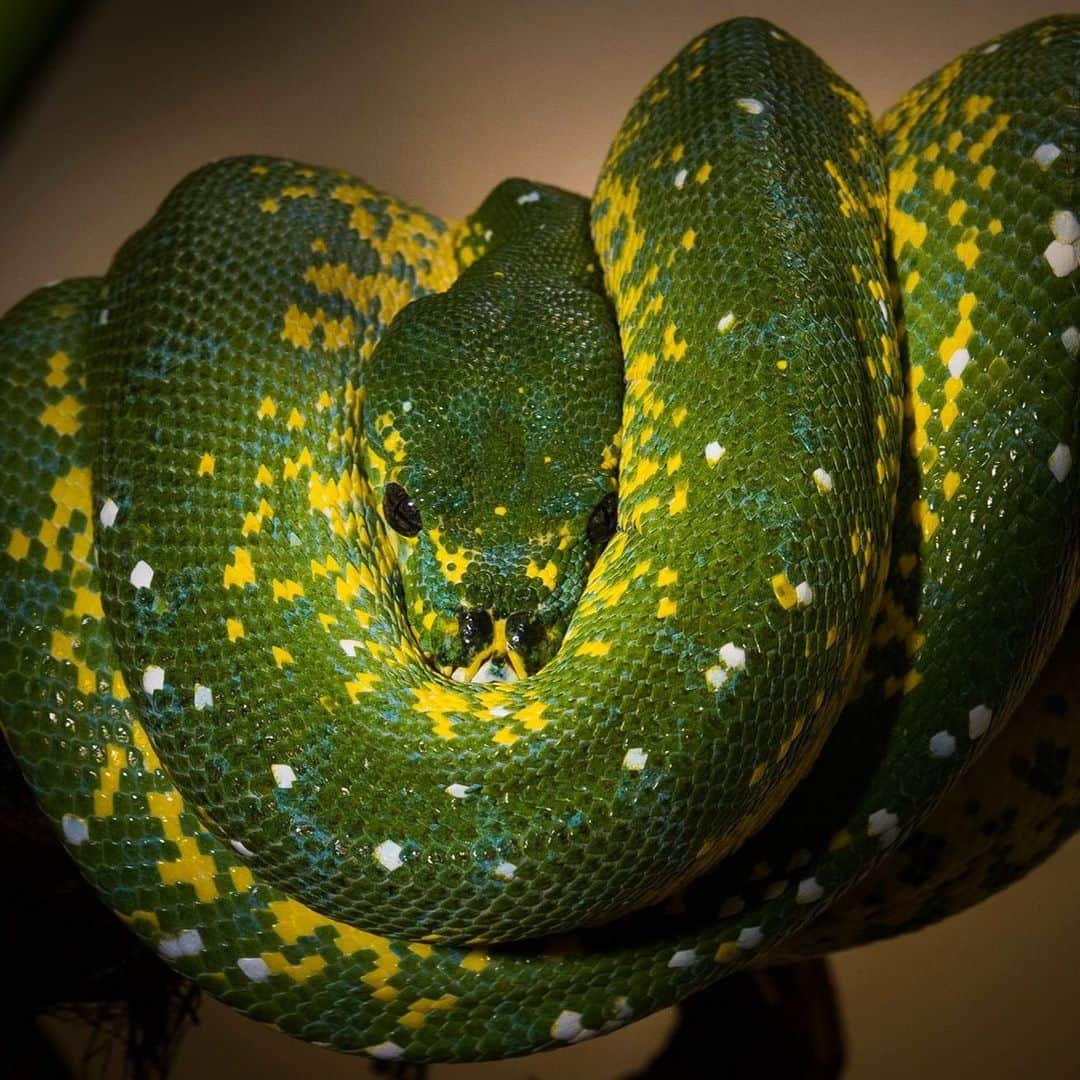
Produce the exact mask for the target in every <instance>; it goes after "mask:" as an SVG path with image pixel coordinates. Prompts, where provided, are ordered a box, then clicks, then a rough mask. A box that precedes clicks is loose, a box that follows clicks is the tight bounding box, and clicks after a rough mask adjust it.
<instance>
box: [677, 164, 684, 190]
mask: <svg viewBox="0 0 1080 1080" xmlns="http://www.w3.org/2000/svg"><path fill="white" fill-rule="evenodd" d="M685 183H686V170H685V169H680V170H679V171H678V172H677V173H676V174H675V186H676V187H677V188H678V189H679V190H680V191H681V190H682V186H683V184H685Z"/></svg>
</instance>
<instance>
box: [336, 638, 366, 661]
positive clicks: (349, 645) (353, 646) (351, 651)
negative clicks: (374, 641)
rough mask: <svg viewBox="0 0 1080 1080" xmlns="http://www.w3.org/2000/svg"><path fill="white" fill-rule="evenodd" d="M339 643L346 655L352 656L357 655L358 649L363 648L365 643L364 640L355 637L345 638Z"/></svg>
mask: <svg viewBox="0 0 1080 1080" xmlns="http://www.w3.org/2000/svg"><path fill="white" fill-rule="evenodd" d="M338 644H339V645H340V646H341V651H342V652H343V653H344V654H345V655H346V656H351V657H355V656H356V650H357V649H360V648H362V647H363V645H364V643H363V642H362V641H357V640H356V639H355V638H343V639H342V640H341V641H339V642H338Z"/></svg>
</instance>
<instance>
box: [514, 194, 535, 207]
mask: <svg viewBox="0 0 1080 1080" xmlns="http://www.w3.org/2000/svg"><path fill="white" fill-rule="evenodd" d="M539 201H540V192H539V191H527V192H526V193H525V194H524V195H519V196H518V206H524V205H525V204H526V203H534V202H539Z"/></svg>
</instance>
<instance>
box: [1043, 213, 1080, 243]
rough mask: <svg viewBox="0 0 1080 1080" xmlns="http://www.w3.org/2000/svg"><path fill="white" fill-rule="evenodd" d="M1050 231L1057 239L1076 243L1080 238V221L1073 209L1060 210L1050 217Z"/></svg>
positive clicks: (1062, 241)
mask: <svg viewBox="0 0 1080 1080" xmlns="http://www.w3.org/2000/svg"><path fill="white" fill-rule="evenodd" d="M1050 231H1051V232H1052V233H1053V234H1054V239H1055V240H1060V241H1061V243H1063V244H1075V243H1076V241H1077V240H1080V221H1077V220H1076V215H1075V214H1074V213H1073V212H1072V211H1071V210H1058V211H1057V213H1055V214H1054V216H1053V217H1052V218H1051V219H1050Z"/></svg>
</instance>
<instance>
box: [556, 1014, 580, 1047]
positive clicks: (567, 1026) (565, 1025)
mask: <svg viewBox="0 0 1080 1080" xmlns="http://www.w3.org/2000/svg"><path fill="white" fill-rule="evenodd" d="M584 1030H585V1029H584V1028H583V1027H582V1026H581V1013H579V1012H571V1011H570V1010H569V1009H563V1011H562V1012H561V1013H559V1015H558V1016H557V1017H555V1022H554V1023H553V1024H552V1025H551V1037H552V1038H553V1039H559V1040H560V1041H562V1042H569V1041H570V1040H571V1039H576V1038H577V1037H578V1036H579V1035H580V1034H581V1033H582V1031H584Z"/></svg>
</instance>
